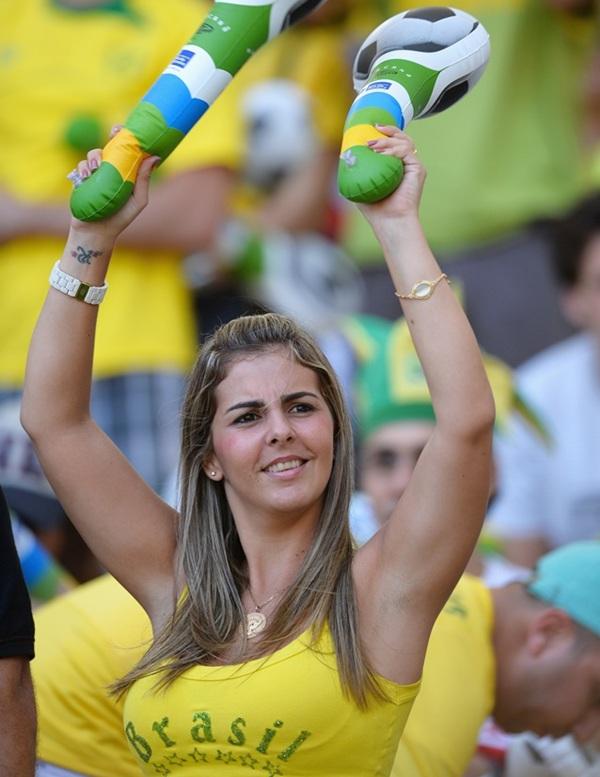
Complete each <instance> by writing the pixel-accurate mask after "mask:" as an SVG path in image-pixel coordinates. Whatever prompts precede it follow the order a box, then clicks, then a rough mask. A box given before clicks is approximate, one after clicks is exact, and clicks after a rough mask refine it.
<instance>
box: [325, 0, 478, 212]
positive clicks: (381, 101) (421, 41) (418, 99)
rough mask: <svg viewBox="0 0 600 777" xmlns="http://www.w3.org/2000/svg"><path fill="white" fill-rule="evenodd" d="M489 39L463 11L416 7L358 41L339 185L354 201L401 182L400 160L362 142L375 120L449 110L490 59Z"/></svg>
mask: <svg viewBox="0 0 600 777" xmlns="http://www.w3.org/2000/svg"><path fill="white" fill-rule="evenodd" d="M489 51H490V44H489V36H488V34H487V32H486V31H485V29H484V28H483V26H482V25H481V24H480V23H479V22H478V21H477V19H475V18H474V17H473V16H471V15H470V14H468V13H465V12H464V11H459V10H457V9H454V8H447V7H438V6H436V7H430V8H419V9H415V10H412V11H405V12H404V13H401V14H398V15H397V16H394V17H392V18H391V19H388V20H387V21H386V22H384V23H383V24H381V25H380V26H379V27H377V29H375V30H374V31H373V32H372V33H371V34H370V35H369V36H368V37H367V39H366V40H365V42H364V43H363V45H362V46H361V48H360V50H359V52H358V54H357V56H356V59H355V62H354V68H353V78H354V86H355V88H356V90H357V91H359V95H358V97H357V98H356V100H355V101H354V103H353V104H352V106H351V107H350V111H349V113H348V117H347V119H346V126H345V130H344V137H343V141H342V151H341V158H340V166H339V171H338V184H339V188H340V192H341V193H342V194H343V195H344V196H345V197H346V198H347V199H349V200H353V201H355V202H376V201H378V200H381V199H383V198H384V197H387V196H388V195H389V194H390V193H391V192H392V191H393V190H394V189H395V188H396V187H397V186H398V185H399V184H400V181H401V180H402V172H403V168H402V163H401V162H400V160H398V159H396V158H395V157H391V156H382V155H380V154H377V153H376V152H375V151H372V150H371V149H370V148H368V146H367V145H366V143H367V141H369V140H374V139H376V138H377V137H380V136H381V133H379V132H378V131H377V130H376V129H375V127H374V125H375V124H393V125H396V126H397V127H399V128H400V129H405V127H406V126H407V124H408V123H409V122H410V121H412V120H413V119H422V118H424V117H426V116H431V115H433V114H436V113H440V112H441V111H443V110H446V109H447V108H449V107H450V106H451V105H454V103H456V102H457V101H458V100H459V99H460V98H461V97H464V95H466V94H467V92H469V91H470V90H471V89H472V87H473V86H474V85H475V84H476V83H477V81H478V80H479V79H480V78H481V75H482V74H483V71H484V69H485V66H486V64H487V62H488V58H489Z"/></svg>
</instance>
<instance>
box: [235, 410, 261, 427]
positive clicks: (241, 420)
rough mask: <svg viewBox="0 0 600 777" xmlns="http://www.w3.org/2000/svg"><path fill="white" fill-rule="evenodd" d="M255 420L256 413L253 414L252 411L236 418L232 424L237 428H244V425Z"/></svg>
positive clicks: (256, 417) (256, 418)
mask: <svg viewBox="0 0 600 777" xmlns="http://www.w3.org/2000/svg"><path fill="white" fill-rule="evenodd" d="M256 420H258V413H255V412H254V411H248V412H247V413H244V414H243V415H240V416H238V417H237V418H236V419H235V420H234V422H233V423H234V424H237V425H239V426H244V425H245V424H251V423H252V422H253V421H256Z"/></svg>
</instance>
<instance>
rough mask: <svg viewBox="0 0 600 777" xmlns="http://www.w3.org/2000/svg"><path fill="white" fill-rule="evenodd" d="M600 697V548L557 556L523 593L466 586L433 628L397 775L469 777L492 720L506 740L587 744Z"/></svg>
mask: <svg viewBox="0 0 600 777" xmlns="http://www.w3.org/2000/svg"><path fill="white" fill-rule="evenodd" d="M599 688H600V542H597V541H593V540H592V541H587V542H580V543H572V544H570V545H566V546H564V547H563V548H560V549H558V550H555V551H552V552H551V553H549V554H547V555H546V556H544V557H543V558H541V559H540V561H539V562H538V565H537V568H536V570H535V572H534V575H533V577H532V578H531V579H530V580H529V581H528V582H525V583H523V582H515V583H509V584H507V585H505V586H502V587H500V588H493V589H489V588H487V587H486V586H485V584H484V583H483V582H482V581H480V580H478V579H477V578H474V577H469V576H465V577H464V578H463V579H462V580H461V581H460V583H459V584H458V586H457V588H456V590H455V591H454V593H453V595H452V596H451V597H450V599H449V601H448V604H447V605H446V607H445V608H444V610H443V611H442V613H441V614H440V616H439V618H438V620H437V621H436V624H435V626H434V629H433V632H432V636H431V639H430V642H429V647H428V649H427V655H426V659H425V665H424V668H423V680H422V687H421V691H420V693H419V696H418V698H417V699H416V701H415V704H414V706H413V710H412V712H411V716H410V719H409V721H408V723H407V726H406V728H405V731H404V735H403V738H402V740H401V742H400V745H399V748H398V753H397V756H396V761H395V763H394V768H393V770H392V775H393V777H463V775H464V774H465V771H466V770H467V767H468V766H469V763H470V761H471V758H472V756H473V754H474V752H475V748H476V743H477V737H478V734H479V731H480V728H481V725H482V724H483V722H484V721H485V719H486V718H487V716H488V715H492V716H493V718H494V720H495V721H496V723H497V724H498V725H500V726H501V727H502V728H503V729H504V730H505V731H507V732H512V733H515V732H521V731H529V732H535V733H536V734H538V735H539V736H551V737H554V738H558V737H562V736H563V735H566V734H569V733H571V734H574V735H575V736H576V737H577V738H578V739H580V740H581V741H584V742H585V741H588V740H589V739H590V738H592V737H593V736H595V735H597V733H598V731H600V694H599V692H598V689H599ZM480 773H481V772H480ZM517 774H518V773H517ZM517 774H515V775H514V776H513V777H517ZM561 777H566V773H564V774H563V773H562V772H561ZM577 777H584V775H583V774H582V775H577ZM589 777H591V775H590V776H589Z"/></svg>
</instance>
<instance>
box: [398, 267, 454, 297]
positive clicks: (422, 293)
mask: <svg viewBox="0 0 600 777" xmlns="http://www.w3.org/2000/svg"><path fill="white" fill-rule="evenodd" d="M443 280H447V281H448V276H447V275H446V273H445V272H443V273H442V274H441V275H440V277H439V278H436V279H435V280H434V281H419V282H418V283H415V285H414V286H413V287H412V289H411V290H410V291H409V293H408V294H399V293H398V292H397V291H395V292H394V294H395V295H396V296H397V297H398V298H399V299H420V300H426V299H429V297H431V295H432V294H433V292H434V291H435V287H436V286H437V285H438V283H439V282H440V281H443ZM448 283H450V281H448Z"/></svg>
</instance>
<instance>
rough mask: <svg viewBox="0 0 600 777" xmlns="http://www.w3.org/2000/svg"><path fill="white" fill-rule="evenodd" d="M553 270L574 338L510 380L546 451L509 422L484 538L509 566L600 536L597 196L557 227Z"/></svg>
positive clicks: (599, 221)
mask: <svg viewBox="0 0 600 777" xmlns="http://www.w3.org/2000/svg"><path fill="white" fill-rule="evenodd" d="M555 264H556V268H557V272H558V276H559V279H560V282H561V286H562V289H563V292H562V293H563V297H562V301H563V307H564V310H565V314H566V315H567V316H568V318H569V319H570V320H571V322H572V323H573V325H574V326H575V327H577V329H578V330H579V333H578V334H576V335H574V336H573V337H571V338H569V339H567V340H565V341H564V342H562V343H559V344H557V345H554V346H552V347H551V348H549V349H547V350H545V351H544V352H542V353H541V354H538V355H537V356H535V357H534V358H533V359H532V360H530V361H529V362H527V363H526V364H524V365H523V366H522V367H521V368H520V369H519V370H518V371H517V373H516V381H517V385H518V388H519V391H520V392H521V393H522V395H523V397H524V398H525V399H526V401H527V402H528V403H529V404H530V405H531V407H532V408H534V410H535V411H536V413H537V414H538V415H539V416H540V418H541V420H542V423H543V424H544V426H545V428H546V430H547V432H548V435H549V445H543V446H542V445H539V442H538V440H536V439H535V438H533V437H532V436H531V434H530V433H529V430H527V429H525V428H523V426H522V424H520V423H519V421H518V419H516V420H515V422H514V423H513V424H512V426H511V429H510V431H509V433H508V434H507V435H506V436H505V438H504V439H503V441H502V443H503V444H502V445H501V446H500V447H499V448H498V461H499V469H500V486H499V493H498V499H497V500H496V502H495V503H494V504H493V505H492V507H491V510H490V514H489V521H488V529H489V531H491V532H493V533H495V534H497V535H498V536H499V537H500V538H501V539H502V541H503V544H504V547H505V553H506V555H507V557H508V558H509V559H511V560H512V561H514V562H515V563H519V564H523V565H526V566H531V565H532V564H533V563H534V562H535V560H536V559H537V558H538V557H539V556H540V555H541V554H542V553H544V552H545V551H546V550H548V549H551V548H554V547H557V546H559V545H562V544H564V543H567V542H571V541H573V540H577V539H586V538H592V537H599V536H600V196H599V195H593V196H591V197H590V198H588V199H586V200H584V201H582V202H581V203H580V204H579V205H578V206H577V207H576V208H575V209H574V210H573V211H572V212H571V213H570V214H568V215H567V216H566V217H565V218H564V219H561V220H560V221H559V222H557V225H556V235H555Z"/></svg>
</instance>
